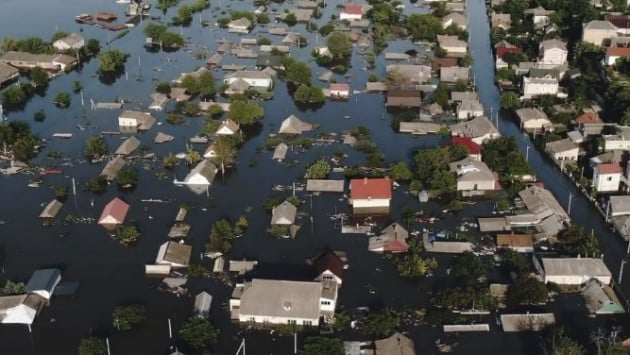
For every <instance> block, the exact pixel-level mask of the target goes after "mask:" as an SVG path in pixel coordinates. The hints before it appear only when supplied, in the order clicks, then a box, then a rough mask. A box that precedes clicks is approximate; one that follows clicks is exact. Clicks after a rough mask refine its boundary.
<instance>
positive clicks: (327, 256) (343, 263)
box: [313, 250, 348, 287]
mask: <svg viewBox="0 0 630 355" xmlns="http://www.w3.org/2000/svg"><path fill="white" fill-rule="evenodd" d="M347 261H348V260H347V258H346V256H345V253H344V252H342V251H333V250H326V251H324V252H323V253H322V254H321V255H320V256H318V257H317V258H316V259H315V260H313V269H315V273H316V275H317V277H316V278H315V281H320V282H324V281H332V282H335V283H336V284H337V286H338V287H341V284H342V283H343V278H344V274H345V270H346V268H347V267H348V264H347Z"/></svg>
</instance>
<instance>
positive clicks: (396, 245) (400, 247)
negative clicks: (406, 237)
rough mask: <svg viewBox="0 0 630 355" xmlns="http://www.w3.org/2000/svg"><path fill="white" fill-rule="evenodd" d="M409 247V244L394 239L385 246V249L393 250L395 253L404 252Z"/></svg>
mask: <svg viewBox="0 0 630 355" xmlns="http://www.w3.org/2000/svg"><path fill="white" fill-rule="evenodd" d="M408 249H409V246H408V245H407V244H405V243H403V242H401V241H399V240H392V241H389V242H387V243H386V244H385V245H384V246H383V251H386V252H387V251H388V252H393V253H404V252H406V251H407V250H408Z"/></svg>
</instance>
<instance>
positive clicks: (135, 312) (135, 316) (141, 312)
mask: <svg viewBox="0 0 630 355" xmlns="http://www.w3.org/2000/svg"><path fill="white" fill-rule="evenodd" d="M146 316H147V310H146V308H145V307H144V306H142V305H130V306H120V307H116V309H114V312H113V313H112V324H113V326H114V328H116V329H117V330H118V331H127V330H131V329H132V328H134V327H135V326H138V325H140V324H142V322H144V320H145V319H146Z"/></svg>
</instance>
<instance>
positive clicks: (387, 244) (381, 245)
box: [368, 222, 409, 253]
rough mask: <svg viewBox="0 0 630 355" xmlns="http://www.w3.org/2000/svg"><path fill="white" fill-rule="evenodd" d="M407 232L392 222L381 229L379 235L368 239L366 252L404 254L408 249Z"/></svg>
mask: <svg viewBox="0 0 630 355" xmlns="http://www.w3.org/2000/svg"><path fill="white" fill-rule="evenodd" d="M408 237H409V232H407V230H406V229H405V228H404V227H403V226H401V225H400V224H399V223H397V222H394V223H392V224H390V225H389V226H387V227H386V228H385V229H383V230H382V231H381V233H380V235H378V236H375V237H370V239H369V241H368V250H369V251H371V252H375V253H404V252H407V250H408V249H409V245H407V242H406V240H407V238H408Z"/></svg>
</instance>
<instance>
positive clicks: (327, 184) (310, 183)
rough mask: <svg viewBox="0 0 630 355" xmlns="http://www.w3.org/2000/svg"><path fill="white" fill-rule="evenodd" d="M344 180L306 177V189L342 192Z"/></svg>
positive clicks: (310, 190)
mask: <svg viewBox="0 0 630 355" xmlns="http://www.w3.org/2000/svg"><path fill="white" fill-rule="evenodd" d="M343 188H344V180H327V179H308V180H306V191H309V192H343Z"/></svg>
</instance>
